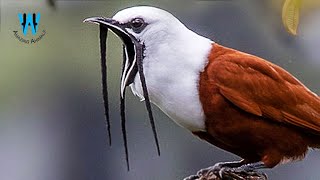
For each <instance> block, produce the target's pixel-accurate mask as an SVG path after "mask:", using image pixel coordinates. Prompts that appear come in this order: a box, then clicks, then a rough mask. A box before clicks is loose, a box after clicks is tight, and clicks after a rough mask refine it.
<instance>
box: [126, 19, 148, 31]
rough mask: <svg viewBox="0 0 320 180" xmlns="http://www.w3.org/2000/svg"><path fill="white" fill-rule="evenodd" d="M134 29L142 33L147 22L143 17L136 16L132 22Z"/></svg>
mask: <svg viewBox="0 0 320 180" xmlns="http://www.w3.org/2000/svg"><path fill="white" fill-rule="evenodd" d="M130 25H131V28H132V30H133V31H134V32H135V33H140V32H141V31H142V30H143V29H144V28H145V27H146V23H145V22H144V20H143V19H141V18H135V19H133V20H132V21H131V23H130Z"/></svg>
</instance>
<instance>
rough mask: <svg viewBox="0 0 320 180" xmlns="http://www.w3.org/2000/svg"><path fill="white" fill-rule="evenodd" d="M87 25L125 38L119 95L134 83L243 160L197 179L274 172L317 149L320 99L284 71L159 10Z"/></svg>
mask: <svg viewBox="0 0 320 180" xmlns="http://www.w3.org/2000/svg"><path fill="white" fill-rule="evenodd" d="M85 22H91V23H96V24H99V25H101V26H105V27H107V28H109V29H110V30H111V31H112V32H114V33H115V34H116V35H117V36H119V37H120V38H121V39H122V40H123V43H124V46H125V56H126V57H127V59H126V61H125V62H124V68H123V74H122V78H121V95H123V94H124V90H125V87H127V86H130V88H131V90H132V92H133V94H134V95H136V96H138V97H139V98H140V99H141V100H145V99H146V98H148V99H149V98H150V102H151V103H153V104H154V105H156V106H157V107H158V108H160V109H161V110H162V111H163V112H164V113H165V114H166V115H167V116H169V117H170V119H172V120H173V121H174V122H176V123H177V124H178V125H180V126H182V127H183V128H186V129H187V130H189V131H190V132H191V133H192V134H193V135H195V136H197V137H199V138H200V139H202V140H204V141H206V142H208V143H210V144H212V145H214V146H216V147H218V148H220V149H223V150H225V151H228V152H231V153H233V154H235V155H238V156H239V157H241V158H242V160H241V161H234V162H221V163H217V164H215V165H213V166H211V167H208V168H204V169H202V170H200V171H199V172H198V174H199V173H203V172H217V171H218V172H219V174H220V175H221V174H223V173H221V171H235V172H250V171H252V172H254V171H256V170H258V169H262V168H273V167H275V166H277V165H280V164H284V163H289V162H292V161H294V160H302V159H303V158H304V156H305V155H306V152H307V150H308V148H320V98H319V96H318V95H317V94H315V93H314V92H312V91H311V90H310V89H308V88H307V87H306V86H305V85H304V84H303V83H302V82H300V81H299V80H298V79H297V78H295V77H294V76H293V75H292V74H290V73H289V72H288V71H286V70H285V69H283V68H281V67H280V66H278V65H276V64H274V63H271V62H270V61H267V60H265V59H263V58H260V57H258V56H255V55H251V54H248V53H245V52H242V51H239V50H236V49H233V48H229V47H226V46H223V45H221V44H218V43H216V42H214V41H213V40H211V39H209V38H206V37H204V36H201V35H199V34H197V33H196V32H194V31H192V30H190V29H189V28H187V27H186V26H185V25H184V24H183V23H182V22H181V21H180V20H178V18H176V17H175V16H174V15H173V14H171V13H169V12H168V11H166V10H163V9H160V8H157V7H151V6H134V7H129V8H126V9H123V10H120V11H118V12H117V13H116V14H115V15H114V16H113V17H112V18H105V17H91V18H87V19H86V20H85ZM137 62H142V63H143V64H142V66H143V71H142V72H141V71H138V70H137V69H139V67H138V66H139V64H138V63H137ZM140 65H141V64H140ZM140 68H142V67H140ZM141 78H143V79H141ZM144 80H145V82H143V81H144ZM144 84H145V85H146V87H147V95H148V97H146V93H145V91H144V90H145V88H143V85H144Z"/></svg>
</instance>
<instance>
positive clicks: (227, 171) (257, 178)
mask: <svg viewBox="0 0 320 180" xmlns="http://www.w3.org/2000/svg"><path fill="white" fill-rule="evenodd" d="M218 175H219V177H220V179H236V180H267V175H266V174H265V173H263V172H258V171H255V170H253V169H251V168H246V167H238V168H229V167H224V168H221V170H220V171H219V174H218Z"/></svg>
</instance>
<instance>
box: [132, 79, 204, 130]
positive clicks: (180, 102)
mask: <svg viewBox="0 0 320 180" xmlns="http://www.w3.org/2000/svg"><path fill="white" fill-rule="evenodd" d="M167 75H169V74H167ZM163 76H164V77H161V76H156V75H149V74H148V73H146V75H145V77H146V82H147V88H148V93H149V96H150V100H151V102H152V103H153V104H155V105H156V106H158V107H159V108H160V109H161V110H162V111H163V112H164V113H165V114H167V115H168V116H169V117H170V118H171V119H172V120H173V121H175V122H176V123H177V124H179V125H181V126H182V127H185V128H187V129H189V130H190V131H203V130H204V129H205V121H204V119H205V118H204V113H203V108H202V106H201V103H200V100H199V93H198V88H197V87H198V84H197V83H198V77H197V76H195V75H194V76H193V75H191V74H189V75H186V74H184V75H174V77H175V78H168V77H169V76H170V75H169V76H165V75H163ZM170 77H172V76H170ZM131 89H132V92H133V93H134V94H135V95H137V96H138V97H140V98H141V99H142V100H143V99H144V97H143V91H142V88H141V83H140V77H139V75H137V76H136V78H135V80H134V83H133V84H132V85H131Z"/></svg>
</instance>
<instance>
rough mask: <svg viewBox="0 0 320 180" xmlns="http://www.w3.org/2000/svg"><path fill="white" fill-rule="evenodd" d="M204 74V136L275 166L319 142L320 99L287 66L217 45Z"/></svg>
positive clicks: (248, 159) (201, 83)
mask: <svg viewBox="0 0 320 180" xmlns="http://www.w3.org/2000/svg"><path fill="white" fill-rule="evenodd" d="M212 46H213V47H212V51H211V53H210V56H209V62H208V64H207V66H206V68H205V70H204V71H203V72H202V73H201V74H200V81H199V95H200V101H201V103H202V105H203V110H204V114H205V117H206V121H205V125H206V132H193V133H194V134H195V135H197V136H199V137H200V138H201V139H204V140H206V141H208V142H209V143H211V144H213V145H215V146H217V147H219V148H222V149H224V150H226V151H229V152H231V153H234V154H236V155H239V156H240V157H242V158H244V160H245V161H246V162H248V163H252V162H258V161H262V162H263V163H264V164H265V166H266V167H274V166H275V165H277V164H279V163H280V162H281V161H286V160H294V159H301V158H303V157H304V155H305V153H306V151H307V149H308V147H313V148H314V147H315V148H316V147H319V146H320V98H319V97H318V96H317V95H316V94H314V93H312V92H311V91H310V90H308V89H307V88H306V87H305V86H304V85H303V84H302V83H300V82H299V81H298V80H297V79H295V78H294V77H293V76H292V75H291V74H289V73H288V72H287V71H285V70H284V69H282V68H280V67H278V66H276V65H274V64H272V63H270V62H268V61H265V60H263V59H261V58H259V57H256V56H253V55H249V54H246V53H242V52H240V51H237V50H233V49H230V48H226V47H223V46H221V45H218V44H216V43H214V44H213V45H212Z"/></svg>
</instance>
